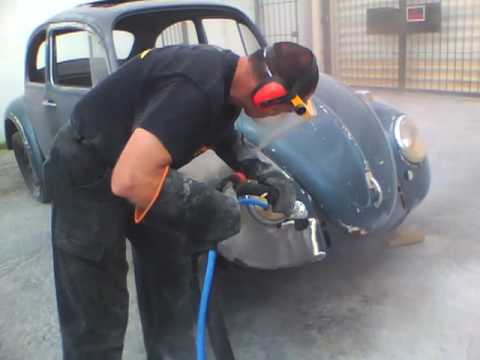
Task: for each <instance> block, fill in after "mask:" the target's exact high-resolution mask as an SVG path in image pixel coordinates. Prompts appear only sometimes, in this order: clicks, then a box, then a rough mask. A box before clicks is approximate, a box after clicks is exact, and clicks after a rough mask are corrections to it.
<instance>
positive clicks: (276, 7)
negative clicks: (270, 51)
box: [256, 0, 298, 44]
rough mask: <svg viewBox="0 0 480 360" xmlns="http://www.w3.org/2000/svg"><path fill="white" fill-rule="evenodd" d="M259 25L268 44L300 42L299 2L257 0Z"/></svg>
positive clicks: (290, 0) (292, 0)
mask: <svg viewBox="0 0 480 360" xmlns="http://www.w3.org/2000/svg"><path fill="white" fill-rule="evenodd" d="M256 6H257V24H258V26H259V27H260V30H261V31H262V33H263V35H264V36H265V38H266V39H267V41H268V43H270V44H271V43H274V42H277V41H292V42H298V23H297V19H298V4H297V0H257V2H256Z"/></svg>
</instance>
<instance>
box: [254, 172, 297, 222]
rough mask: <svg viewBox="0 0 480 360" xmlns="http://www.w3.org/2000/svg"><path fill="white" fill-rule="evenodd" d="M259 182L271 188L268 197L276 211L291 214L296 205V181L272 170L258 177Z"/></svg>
mask: <svg viewBox="0 0 480 360" xmlns="http://www.w3.org/2000/svg"><path fill="white" fill-rule="evenodd" d="M257 180H258V182H260V183H261V184H264V185H267V186H269V187H270V188H271V191H270V192H269V194H268V196H267V199H268V201H269V203H270V204H271V205H272V210H273V211H274V212H278V213H282V214H285V215H287V216H288V215H290V214H291V213H292V211H293V208H294V207H295V201H296V200H297V191H296V189H295V185H294V183H293V182H292V181H291V180H290V179H288V178H287V177H286V176H285V175H284V174H282V173H281V172H280V171H277V170H271V171H269V172H267V173H266V174H262V175H260V176H258V177H257Z"/></svg>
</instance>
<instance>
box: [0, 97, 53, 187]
mask: <svg viewBox="0 0 480 360" xmlns="http://www.w3.org/2000/svg"><path fill="white" fill-rule="evenodd" d="M4 118H5V138H6V142H7V147H8V148H9V149H11V148H12V141H11V137H12V135H13V134H14V133H15V132H16V131H20V133H21V134H22V138H23V139H24V144H23V145H24V146H25V150H26V151H27V153H28V155H29V156H30V159H32V165H33V166H34V167H35V171H36V172H37V174H40V176H41V177H42V179H43V178H44V172H43V163H44V160H45V156H44V154H42V152H41V150H40V146H39V145H38V141H37V137H36V136H35V131H34V129H33V126H32V123H31V121H30V118H29V117H28V113H27V111H26V106H25V101H24V97H23V96H20V97H18V98H16V99H15V100H13V101H12V102H11V103H10V104H9V105H8V106H7V109H6V111H5V117H4Z"/></svg>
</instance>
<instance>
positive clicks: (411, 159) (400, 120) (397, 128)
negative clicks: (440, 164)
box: [393, 114, 427, 166]
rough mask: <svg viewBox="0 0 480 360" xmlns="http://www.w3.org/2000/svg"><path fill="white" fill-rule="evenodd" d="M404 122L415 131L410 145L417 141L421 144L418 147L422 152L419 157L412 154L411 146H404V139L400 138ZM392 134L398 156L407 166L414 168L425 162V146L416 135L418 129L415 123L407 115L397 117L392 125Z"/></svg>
mask: <svg viewBox="0 0 480 360" xmlns="http://www.w3.org/2000/svg"><path fill="white" fill-rule="evenodd" d="M405 122H409V125H410V126H413V127H414V129H415V136H414V137H412V139H411V140H412V141H411V142H412V145H413V144H415V142H417V141H419V142H421V145H420V146H423V151H421V153H420V155H418V154H412V151H414V149H413V146H412V145H405V143H404V139H403V138H402V125H404V123H405ZM393 134H394V138H395V142H396V143H397V146H398V147H399V149H400V155H401V158H402V160H403V161H405V162H406V163H408V164H409V165H414V166H419V165H421V164H422V163H424V162H425V160H426V159H427V150H426V146H425V144H424V143H423V140H422V139H421V137H420V135H419V134H418V128H417V126H416V124H415V122H414V121H413V120H412V119H411V118H410V117H409V116H408V115H406V114H403V115H400V116H399V117H397V119H396V120H395V123H394V128H393Z"/></svg>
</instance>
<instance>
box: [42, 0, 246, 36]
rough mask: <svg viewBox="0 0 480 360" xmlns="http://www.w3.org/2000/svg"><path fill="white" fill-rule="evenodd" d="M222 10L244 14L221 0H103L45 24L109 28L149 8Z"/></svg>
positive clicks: (58, 15)
mask: <svg viewBox="0 0 480 360" xmlns="http://www.w3.org/2000/svg"><path fill="white" fill-rule="evenodd" d="M196 9H198V10H223V11H226V12H234V13H236V14H238V15H240V14H241V15H243V16H244V14H243V13H242V12H241V11H240V10H239V9H238V8H236V7H233V6H229V5H224V4H222V3H221V2H215V1H209V2H192V1H191V0H187V1H185V0H176V1H169V2H166V1H161V0H130V1H122V0H120V1H119V0H104V1H95V2H90V3H85V4H81V5H78V6H76V7H74V8H71V9H69V10H67V11H64V12H61V13H60V14H57V15H55V16H54V17H52V18H50V19H49V20H48V21H47V22H46V24H49V23H57V22H68V21H76V22H82V23H86V24H89V25H94V26H96V27H98V28H103V29H105V28H111V26H112V24H113V23H114V22H115V21H117V19H119V18H121V17H123V16H125V15H129V14H134V13H138V12H143V11H149V10H196ZM43 25H45V24H43Z"/></svg>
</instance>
